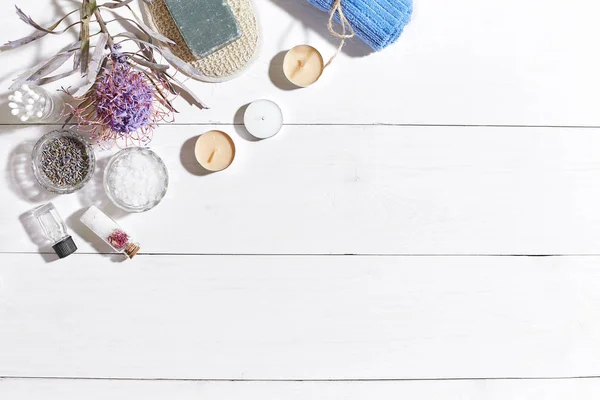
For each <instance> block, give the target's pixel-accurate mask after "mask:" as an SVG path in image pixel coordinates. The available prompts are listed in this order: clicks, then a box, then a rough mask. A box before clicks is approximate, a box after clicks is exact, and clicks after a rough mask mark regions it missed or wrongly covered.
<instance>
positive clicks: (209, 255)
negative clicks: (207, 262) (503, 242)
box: [0, 251, 600, 258]
mask: <svg viewBox="0 0 600 400" xmlns="http://www.w3.org/2000/svg"><path fill="white" fill-rule="evenodd" d="M36 254H39V255H52V254H55V253H54V252H51V251H48V252H34V251H31V252H28V251H0V256H1V255H36ZM119 254H121V253H92V252H77V253H74V254H72V255H71V256H95V255H102V256H113V255H119ZM140 256H150V257H165V256H177V257H215V256H218V257H438V258H439V257H532V258H542V257H565V258H566V257H600V254H591V253H590V254H584V253H582V254H576V253H574V254H567V253H565V254H461V253H454V254H427V253H422V254H403V253H398V254H369V253H360V254H358V253H356V254H353V253H348V254H338V253H137V255H136V257H138V258H139V257H140Z"/></svg>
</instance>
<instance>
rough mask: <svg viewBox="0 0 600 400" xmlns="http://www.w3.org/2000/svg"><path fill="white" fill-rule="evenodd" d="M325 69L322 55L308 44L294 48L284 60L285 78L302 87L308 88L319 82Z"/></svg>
mask: <svg viewBox="0 0 600 400" xmlns="http://www.w3.org/2000/svg"><path fill="white" fill-rule="evenodd" d="M324 68H325V67H324V64H323V57H322V56H321V53H319V51H318V50H317V49H315V48H314V47H312V46H309V45H307V44H302V45H300V46H296V47H294V48H292V49H291V50H290V51H288V52H287V54H286V55H285V58H284V59H283V73H284V74H285V77H286V78H287V79H288V80H289V81H290V82H292V83H293V84H294V85H296V86H300V87H307V86H310V85H312V84H313V83H315V82H316V81H318V80H319V78H320V77H321V74H322V73H323V69H324Z"/></svg>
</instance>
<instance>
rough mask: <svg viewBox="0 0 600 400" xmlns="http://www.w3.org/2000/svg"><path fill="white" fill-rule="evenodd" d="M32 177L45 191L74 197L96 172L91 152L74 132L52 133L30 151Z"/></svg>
mask: <svg viewBox="0 0 600 400" xmlns="http://www.w3.org/2000/svg"><path fill="white" fill-rule="evenodd" d="M31 163H32V168H33V175H34V176H35V178H36V180H37V181H38V182H39V184H40V185H41V186H42V187H43V188H44V189H46V190H48V191H49V192H52V193H57V194H68V193H73V192H75V191H77V190H79V189H81V188H82V187H84V186H85V185H86V184H87V183H88V182H89V181H90V179H91V178H92V175H93V174H94V169H95V168H96V157H95V156H94V150H93V149H92V147H91V146H90V145H89V144H88V142H87V141H86V140H85V139H84V138H83V136H81V135H80V134H78V133H77V132H75V131H73V130H55V131H52V132H49V133H47V134H45V135H44V136H42V138H41V139H40V140H38V142H37V143H36V144H35V146H34V147H33V153H32V156H31Z"/></svg>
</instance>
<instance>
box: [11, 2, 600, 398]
mask: <svg viewBox="0 0 600 400" xmlns="http://www.w3.org/2000/svg"><path fill="white" fill-rule="evenodd" d="M13 2H14V0H10V1H9V0H0V6H2V10H4V11H3V12H2V14H1V17H0V18H1V22H2V23H1V25H0V36H1V37H2V41H5V40H8V39H14V38H17V37H20V36H24V35H26V34H28V33H29V32H30V30H29V29H28V27H26V26H25V25H24V24H23V23H21V22H20V21H18V19H17V18H16V16H15V15H14V14H13V13H12V4H13ZM18 3H19V5H20V6H22V7H23V8H24V10H25V11H26V12H28V13H30V14H31V15H32V16H34V17H35V18H36V19H37V20H39V21H40V22H44V23H47V22H50V21H52V20H54V19H55V18H54V17H55V16H56V15H59V14H60V13H61V9H66V8H68V7H72V6H73V5H75V4H76V3H73V2H70V1H69V0H53V1H43V2H40V1H35V2H34V1H31V0H20V1H18ZM256 3H257V4H256V5H257V8H258V11H259V13H260V17H261V19H262V22H263V28H264V43H263V48H262V53H261V56H260V58H259V59H258V61H257V63H256V64H255V65H254V66H253V67H252V68H251V69H250V70H249V71H248V73H247V74H246V75H245V76H243V77H241V78H239V79H237V80H235V81H231V82H227V83H223V84H213V85H209V84H202V83H198V82H190V83H189V84H190V86H191V87H193V88H194V89H195V91H196V92H197V93H198V94H199V95H200V96H201V97H202V98H203V99H204V100H205V101H206V102H207V103H209V104H210V105H211V106H212V108H211V110H208V111H202V112H198V111H196V110H194V109H192V108H191V107H189V106H188V105H187V104H186V103H185V102H184V101H183V100H178V101H177V103H176V105H177V107H178V108H180V111H181V113H180V114H179V115H178V116H177V122H176V123H175V124H173V125H168V126H162V127H160V128H159V129H158V131H157V132H156V134H155V140H154V142H153V144H152V146H153V149H154V150H155V151H157V152H158V153H159V154H160V155H161V156H162V157H163V158H164V160H165V162H166V164H167V166H168V168H169V171H170V174H171V186H170V189H169V193H168V194H167V197H166V198H165V199H164V201H163V203H161V204H160V205H159V206H158V207H157V208H156V209H154V210H152V211H150V212H148V213H145V214H142V215H124V214H123V213H120V212H117V211H116V210H115V208H114V207H111V206H110V205H109V204H108V200H107V198H106V197H105V195H104V194H103V191H102V187H101V172H100V171H99V172H98V174H97V175H96V176H95V178H94V180H93V181H92V182H91V183H90V185H88V186H87V187H86V188H85V189H84V190H82V191H81V192H79V193H76V194H72V195H68V196H62V197H52V196H49V195H48V194H47V193H44V192H43V191H42V190H41V189H40V188H39V187H38V186H37V185H36V184H35V183H34V181H33V178H32V176H31V172H30V170H29V162H30V151H31V147H32V145H33V143H34V142H35V140H36V139H37V138H38V137H39V136H40V135H42V134H43V133H45V132H47V131H49V130H51V129H52V128H53V127H51V126H22V125H18V124H15V121H14V120H12V119H11V118H10V116H9V115H8V113H7V110H6V106H5V104H2V105H0V107H1V111H0V123H2V125H1V126H0V162H1V165H2V166H3V169H4V173H3V174H2V175H1V176H2V180H1V181H0V185H1V186H2V188H1V189H0V210H1V211H0V227H1V228H0V399H7V400H8V399H10V400H15V399H18V400H20V399H42V398H43V399H46V400H48V399H50V400H54V399H61V400H65V399H67V400H71V399H82V398H85V399H107V398H110V399H148V400H154V399H166V398H169V399H198V398H202V399H207V400H213V399H282V398H285V399H293V400H300V399H345V400H355V399H398V398H409V399H434V398H435V399H551V400H552V399H597V398H598V396H599V395H600V377H599V376H600V131H599V128H598V126H600V72H599V71H600V51H598V40H599V39H600V24H598V23H597V20H598V15H600V2H598V1H595V0H572V1H569V2H565V1H558V0H487V1H481V0H454V1H447V0H415V14H414V18H413V22H412V24H411V25H410V26H409V27H408V28H407V29H406V31H405V34H404V35H403V37H402V39H401V40H400V42H399V43H397V44H396V45H394V46H393V47H391V48H389V49H387V50H386V51H384V52H382V53H379V54H371V55H367V51H366V50H367V49H366V48H365V46H363V45H361V44H360V43H358V42H355V43H352V44H350V45H348V46H347V48H346V51H345V52H344V53H343V54H342V55H340V57H339V58H338V60H337V61H336V62H335V63H334V65H333V66H332V67H331V69H330V70H328V71H327V73H326V74H325V75H324V77H323V79H322V80H321V81H320V82H319V83H318V84H317V85H315V86H314V87H311V88H309V89H303V90H289V87H287V85H286V84H285V82H284V81H283V80H282V79H281V74H280V64H281V54H282V53H281V52H282V51H284V50H286V49H288V48H290V47H291V46H293V45H296V44H300V43H310V44H312V45H314V46H316V47H318V48H319V49H320V50H321V51H322V52H323V53H325V54H326V55H327V54H331V53H332V52H333V51H334V48H335V43H334V42H332V41H331V40H330V39H329V38H328V36H327V34H326V29H325V27H324V24H325V18H324V16H323V15H322V14H321V13H319V12H318V11H316V10H314V9H312V8H311V7H310V6H308V5H306V4H305V3H304V2H303V1H301V0H257V2H256ZM115 28H116V27H115ZM72 39H74V37H72V36H71V37H70V38H67V37H61V38H46V39H44V40H43V41H42V42H40V43H38V44H32V45H30V46H28V47H27V48H24V49H20V50H16V51H14V52H11V53H6V54H1V55H0V76H1V81H0V87H1V88H3V91H5V90H6V88H7V87H8V85H9V82H10V80H11V77H13V76H14V75H15V74H16V73H18V71H20V70H22V69H24V68H26V67H28V66H31V65H33V64H34V63H35V62H36V60H37V61H39V60H40V59H41V58H42V57H43V56H44V55H50V54H51V53H52V51H53V49H56V46H58V45H60V43H66V42H68V41H69V40H72ZM3 98H6V96H5V95H3ZM258 98H270V99H272V100H275V101H276V102H278V103H280V105H281V106H282V108H283V110H284V113H285V118H286V126H285V127H284V129H283V130H282V132H281V133H280V134H279V135H278V136H276V137H275V138H273V139H269V140H266V141H262V142H252V141H249V140H247V134H246V133H245V132H244V130H243V128H242V127H241V126H240V122H241V115H242V114H241V112H240V109H241V108H242V107H243V106H244V105H245V104H247V103H248V102H250V101H252V100H255V99H258ZM213 127H217V128H220V129H223V130H225V131H228V132H230V133H231V134H232V136H233V138H234V140H235V142H236V145H237V147H238V157H237V159H236V161H235V163H234V165H233V166H232V167H231V168H230V169H228V170H227V171H225V172H221V173H218V174H213V175H209V176H202V175H201V174H200V172H199V170H198V168H197V167H196V165H195V163H194V161H193V156H192V153H191V151H192V150H191V146H192V144H193V140H194V138H195V137H196V136H197V135H199V134H200V133H202V132H204V131H206V130H208V129H211V128H213ZM108 156H110V153H109V152H104V153H101V154H100V159H101V160H100V162H99V166H100V167H102V166H103V165H105V163H106V158H107V157H108ZM49 200H51V201H53V202H54V204H55V205H56V206H57V208H58V209H59V211H60V212H61V213H62V215H63V216H64V217H65V218H66V219H67V221H68V225H69V227H70V229H71V232H72V233H73V235H74V237H75V240H76V241H77V243H78V245H79V247H80V251H79V252H78V253H77V254H76V255H74V256H72V257H70V258H68V259H65V260H62V261H57V260H56V259H55V256H53V255H52V253H51V250H50V249H49V248H48V246H47V244H45V243H43V242H41V241H40V238H39V234H36V232H35V230H33V229H32V227H31V221H29V220H28V219H27V218H26V217H25V213H26V212H27V211H28V210H30V209H32V208H34V207H35V206H37V205H39V204H42V203H43V202H45V201H49ZM90 204H97V205H100V206H102V207H103V208H105V209H107V210H108V212H109V213H110V215H112V216H114V217H115V218H116V219H118V220H119V221H120V222H121V223H122V225H124V226H126V227H127V228H128V229H130V230H131V231H133V232H136V233H137V239H138V240H139V241H140V242H141V244H142V254H141V255H139V256H138V257H137V258H136V259H135V260H134V261H131V262H125V263H120V262H118V261H119V260H120V259H119V258H118V257H116V256H115V255H111V254H110V253H109V249H108V248H107V247H106V246H105V245H104V244H102V242H99V241H98V240H97V239H95V238H94V237H93V236H92V235H90V234H89V233H87V232H86V230H85V229H84V228H83V227H82V226H81V225H80V224H79V223H78V217H79V216H80V215H81V212H82V210H83V209H84V208H85V207H87V206H89V205H90Z"/></svg>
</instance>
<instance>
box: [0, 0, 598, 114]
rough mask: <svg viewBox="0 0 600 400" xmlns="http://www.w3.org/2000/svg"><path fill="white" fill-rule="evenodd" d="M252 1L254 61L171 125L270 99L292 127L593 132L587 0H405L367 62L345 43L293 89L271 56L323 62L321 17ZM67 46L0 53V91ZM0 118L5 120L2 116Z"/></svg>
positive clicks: (279, 2) (5, 24) (48, 13)
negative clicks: (387, 42) (399, 23)
mask: <svg viewBox="0 0 600 400" xmlns="http://www.w3.org/2000/svg"><path fill="white" fill-rule="evenodd" d="M56 4H59V5H61V4H62V5H63V8H64V9H65V10H66V9H70V8H72V7H73V4H72V3H71V2H68V1H59V2H58V3H56ZM67 5H68V6H67ZM256 5H257V8H258V9H259V13H260V17H261V20H262V27H263V30H264V32H263V47H262V53H261V56H260V57H259V59H258V61H257V62H256V64H255V65H254V66H253V67H252V68H251V69H250V70H249V71H248V72H247V73H246V75H245V76H243V77H241V78H239V79H236V80H234V81H231V82H227V83H223V84H214V85H210V84H203V83H199V82H191V83H190V86H191V87H192V88H193V89H194V90H195V91H196V92H197V94H198V95H199V96H201V97H202V98H203V99H204V100H205V101H206V102H207V103H208V104H209V105H210V106H211V107H212V108H211V110H208V111H201V112H199V111H197V110H195V109H193V108H191V107H188V106H187V105H186V104H185V102H184V101H182V100H178V101H177V102H176V105H177V106H178V108H180V110H181V114H178V115H177V121H179V122H219V123H230V122H232V121H233V119H234V115H235V114H236V111H237V110H238V109H239V108H240V107H241V106H243V105H244V104H246V103H248V102H250V101H253V100H255V99H257V98H263V97H267V98H272V99H273V100H276V101H277V102H279V103H281V105H282V107H283V109H284V114H285V117H286V120H287V121H288V122H291V123H373V122H378V123H404V124H406V123H410V124H415V123H416V124H502V125H505V124H509V125H515V124H527V125H600V116H599V114H598V112H597V109H598V100H597V97H598V96H597V93H598V92H600V76H599V75H598V73H597V71H598V70H599V69H600V55H599V54H598V52H596V51H593V50H592V49H594V48H595V46H596V38H597V37H599V36H600V25H599V24H597V21H596V16H597V15H598V14H599V13H600V3H599V2H598V1H595V0H576V1H573V2H570V3H569V6H568V7H565V2H564V1H559V0H528V1H525V2H524V1H521V0H488V1H483V2H482V1H478V0H455V1H452V2H450V1H447V0H427V1H416V2H415V15H414V18H413V22H412V23H411V24H410V25H409V26H408V27H407V29H406V30H405V33H404V34H403V36H402V38H401V40H400V41H399V42H398V43H397V44H395V45H394V46H393V47H390V48H389V49H387V50H385V51H384V52H382V53H378V54H371V55H369V56H366V57H363V55H365V54H366V50H367V48H366V46H364V45H361V44H360V43H359V42H356V43H351V44H348V45H347V47H346V50H347V51H346V52H345V53H343V54H341V55H340V56H339V57H338V59H337V60H336V62H335V63H334V64H333V66H332V67H331V69H330V70H328V71H327V72H326V74H325V75H324V76H323V78H322V80H321V81H320V82H319V83H318V84H317V85H315V86H314V87H311V88H309V89H302V90H282V89H281V88H280V87H284V88H286V86H287V85H285V83H284V79H285V78H283V77H282V74H281V73H280V70H281V66H280V64H281V58H282V57H281V52H282V51H285V50H287V49H289V48H290V47H292V46H294V45H297V44H301V43H309V44H312V45H314V46H316V47H317V48H319V49H320V50H321V51H322V52H323V54H324V56H325V57H328V56H330V55H332V54H333V53H334V49H335V47H336V46H337V43H334V41H332V40H331V39H330V38H329V33H328V32H327V29H326V16H325V14H323V13H320V12H319V11H317V10H315V9H313V8H312V7H311V6H310V5H308V4H306V3H305V2H304V1H298V0H273V1H268V0H257V1H256ZM0 6H1V7H2V9H4V10H6V13H4V14H3V16H2V25H1V27H0V36H1V37H2V38H3V41H4V40H8V39H13V38H16V37H19V36H24V35H26V34H28V33H29V32H30V30H29V28H28V27H27V26H26V25H25V24H23V23H22V22H20V21H19V20H18V18H17V17H16V16H14V15H13V14H12V13H11V12H9V10H11V9H12V7H13V1H12V0H1V1H0ZM21 6H23V7H24V9H25V11H27V12H29V13H31V14H32V15H33V16H34V17H36V18H37V19H38V20H39V21H40V22H50V21H51V20H53V19H55V18H54V15H57V14H58V9H59V7H57V6H54V7H53V6H50V5H48V6H46V7H45V8H43V9H39V10H36V9H35V8H34V7H31V6H28V4H21ZM111 25H112V24H111ZM93 29H95V27H93ZM111 29H117V27H116V26H112V27H111ZM75 39H76V37H75V35H70V36H68V37H64V38H60V39H56V38H55V37H51V38H46V39H44V41H43V42H41V43H39V44H33V45H31V46H30V47H29V48H26V49H23V50H19V51H17V52H15V53H6V54H2V57H3V60H4V61H3V62H2V63H0V76H1V77H2V79H1V80H0V85H1V86H2V87H7V86H8V82H9V80H10V77H12V76H14V75H15V74H16V73H18V71H20V70H23V69H25V68H26V67H28V66H31V65H34V62H35V61H36V60H37V61H39V60H40V57H42V55H50V54H52V51H53V49H56V47H55V43H67V42H68V41H72V40H75ZM273 81H274V82H273ZM0 116H1V118H0V122H6V121H9V120H10V116H9V115H8V113H6V112H3V113H2V114H0ZM236 119H237V120H238V121H240V118H239V115H238V116H237V117H236Z"/></svg>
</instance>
